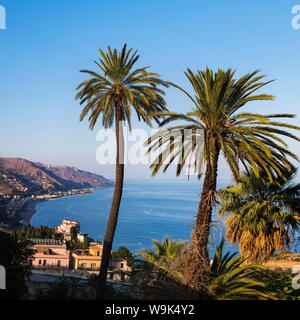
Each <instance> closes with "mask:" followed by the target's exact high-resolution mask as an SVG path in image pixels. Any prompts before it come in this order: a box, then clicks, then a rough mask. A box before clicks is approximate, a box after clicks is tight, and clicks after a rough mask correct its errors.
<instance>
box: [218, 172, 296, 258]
mask: <svg viewBox="0 0 300 320" xmlns="http://www.w3.org/2000/svg"><path fill="white" fill-rule="evenodd" d="M295 174H296V170H295V169H292V170H289V171H287V172H286V174H285V176H284V178H283V177H278V179H277V180H276V181H270V180H269V179H268V177H264V175H265V173H264V172H261V173H260V177H259V178H257V177H256V175H255V174H254V172H253V171H250V172H249V171H248V172H247V173H245V174H244V175H243V176H242V177H241V178H240V180H239V183H238V184H237V185H234V186H229V187H227V188H225V189H223V190H221V191H220V192H219V202H220V211H219V214H220V215H221V216H227V215H229V214H231V215H230V216H229V217H228V218H227V220H226V226H227V233H226V238H227V239H229V240H230V242H231V244H234V243H238V244H239V249H240V253H241V254H242V256H244V257H245V258H246V259H247V260H248V261H249V262H251V261H252V262H258V263H262V262H265V261H266V260H267V259H268V258H269V257H270V256H271V255H272V254H274V252H275V250H278V251H282V250H283V249H284V248H286V249H287V248H288V247H289V244H290V241H291V238H292V237H293V232H294V231H296V230H297V229H298V228H299V226H300V205H299V203H300V183H299V184H292V180H293V178H294V177H295ZM266 181H267V182H266Z"/></svg>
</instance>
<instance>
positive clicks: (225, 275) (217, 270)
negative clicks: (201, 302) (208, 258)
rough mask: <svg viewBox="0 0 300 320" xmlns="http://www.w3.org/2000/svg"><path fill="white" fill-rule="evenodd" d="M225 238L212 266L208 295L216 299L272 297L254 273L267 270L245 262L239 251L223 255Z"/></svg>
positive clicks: (259, 298)
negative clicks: (238, 254)
mask: <svg viewBox="0 0 300 320" xmlns="http://www.w3.org/2000/svg"><path fill="white" fill-rule="evenodd" d="M224 243H225V241H224V239H223V240H222V241H221V243H220V245H219V246H218V248H217V250H216V253H215V256H214V259H213V261H212V264H211V267H210V279H209V285H208V288H207V290H208V296H209V297H210V298H211V299H214V300H247V299H248V300H254V299H255V300H261V299H263V300H265V299H272V296H271V295H270V294H268V293H267V289H266V285H265V284H264V282H263V281H259V280H258V279H257V278H256V277H255V276H254V275H255V274H259V272H258V270H265V268H264V267H262V266H260V265H255V264H251V265H247V264H244V262H245V259H243V258H242V257H241V256H237V253H232V254H229V253H226V254H225V255H223V248H224Z"/></svg>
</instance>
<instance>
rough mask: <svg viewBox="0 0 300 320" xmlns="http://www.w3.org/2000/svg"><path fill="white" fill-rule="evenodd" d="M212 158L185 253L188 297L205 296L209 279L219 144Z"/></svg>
mask: <svg viewBox="0 0 300 320" xmlns="http://www.w3.org/2000/svg"><path fill="white" fill-rule="evenodd" d="M214 150H215V151H214V152H213V154H212V161H211V163H210V164H208V165H207V168H206V172H205V179H204V182H203V188H202V194H201V200H200V203H199V207H198V214H197V218H196V222H195V226H194V230H193V233H192V240H191V245H190V246H189V247H188V248H187V250H186V251H185V252H184V254H183V257H182V258H183V261H182V262H181V263H182V267H183V283H184V284H185V285H186V286H187V288H188V289H190V290H188V291H187V292H188V294H187V298H197V299H198V298H205V297H206V284H207V282H208V280H209V267H210V259H209V253H208V250H207V246H208V240H209V235H210V227H211V217H212V211H213V206H214V201H215V192H216V187H217V174H218V159H219V154H220V148H219V146H218V145H216V147H215V149H214Z"/></svg>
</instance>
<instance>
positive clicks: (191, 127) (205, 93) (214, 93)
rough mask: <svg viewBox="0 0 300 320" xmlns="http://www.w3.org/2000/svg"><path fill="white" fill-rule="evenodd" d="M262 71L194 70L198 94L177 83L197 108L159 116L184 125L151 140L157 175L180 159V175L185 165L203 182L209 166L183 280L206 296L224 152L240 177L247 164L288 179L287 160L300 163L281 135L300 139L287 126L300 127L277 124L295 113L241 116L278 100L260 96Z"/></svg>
mask: <svg viewBox="0 0 300 320" xmlns="http://www.w3.org/2000/svg"><path fill="white" fill-rule="evenodd" d="M258 72H259V71H254V72H252V73H250V74H246V75H245V76H243V77H241V78H240V79H235V78H234V77H235V71H233V70H231V69H228V70H227V71H224V70H221V69H219V70H218V71H217V72H215V73H214V72H213V71H212V70H210V69H208V68H207V69H206V70H205V71H198V72H196V73H194V72H192V71H191V70H190V69H188V70H187V72H185V75H186V76H187V78H188V80H189V82H190V83H191V85H192V87H193V89H194V94H195V96H194V97H193V96H192V95H190V94H189V93H188V92H186V91H185V90H183V89H181V88H180V87H178V86H177V85H174V84H173V85H174V86H175V87H177V88H178V89H180V90H182V91H183V92H184V93H185V94H186V95H187V96H188V97H189V99H190V100H191V102H192V103H193V104H194V108H193V110H192V111H191V112H189V113H187V114H178V113H174V112H163V113H154V114H153V116H162V115H163V116H165V119H164V120H163V121H162V122H161V123H160V126H164V125H166V124H168V123H170V122H173V121H178V120H181V121H184V123H183V124H180V123H179V124H177V125H175V126H173V127H169V128H165V129H161V130H160V131H159V132H158V133H157V134H155V135H153V136H152V137H151V138H150V139H148V141H147V142H146V145H148V146H149V149H148V152H149V153H150V152H158V153H159V155H158V156H157V158H156V159H155V160H154V162H153V163H152V165H151V169H152V174H153V175H156V174H157V172H158V171H159V170H160V169H162V170H163V171H166V170H167V169H168V167H169V166H170V164H171V163H174V160H175V159H176V161H177V160H178V164H177V175H180V174H181V173H182V170H183V167H184V166H185V165H187V167H188V170H190V168H191V166H192V165H193V166H194V173H195V174H197V175H198V178H200V177H201V175H202V167H203V164H206V170H205V177H204V182H203V188H202V194H201V200H200V204H199V208H198V214H197V217H196V221H195V225H194V229H193V233H192V241H191V245H190V246H189V247H188V248H187V250H186V252H185V253H184V258H183V265H184V266H185V268H184V270H185V272H184V277H183V281H184V283H185V284H186V285H187V286H189V287H190V288H191V289H193V290H194V291H196V292H198V293H200V295H201V292H202V293H203V292H204V289H203V284H204V283H205V282H207V281H208V279H209V276H208V270H209V256H208V251H207V244H208V238H209V234H210V225H211V216H212V209H213V205H214V201H215V192H216V184H217V175H218V162H219V158H220V154H221V153H222V154H223V156H224V157H225V159H226V160H227V163H228V165H229V167H230V169H231V171H232V173H233V175H234V177H235V178H236V179H238V178H239V176H240V166H242V167H245V168H247V167H250V168H252V169H253V171H254V172H255V174H256V176H259V174H260V168H262V169H261V170H263V171H265V172H266V174H267V176H268V177H269V179H271V180H272V181H273V179H274V176H281V175H282V170H283V169H284V168H286V167H291V163H290V161H289V160H288V158H287V157H291V158H293V159H297V157H296V155H294V154H293V153H291V152H290V151H289V150H288V149H287V145H286V143H285V142H284V141H283V140H282V138H280V135H281V136H285V137H289V138H292V139H295V140H297V141H299V139H298V137H296V136H295V135H293V134H292V133H290V132H289V131H285V130H284V128H288V129H297V130H299V129H300V128H299V127H296V126H293V125H290V124H287V123H282V122H277V121H276V120H275V119H276V118H293V117H294V115H291V114H272V115H260V114H253V113H249V112H243V113H238V111H239V110H240V109H241V108H242V107H243V106H245V105H246V104H247V103H248V102H251V101H256V100H258V101H260V100H273V99H274V97H273V96H271V95H267V94H256V91H257V90H259V89H261V88H262V87H264V86H265V85H266V84H268V83H269V82H270V81H269V82H264V81H262V79H263V78H264V76H262V75H258ZM161 150H162V151H161ZM297 160H298V159H297ZM275 179H276V178H275Z"/></svg>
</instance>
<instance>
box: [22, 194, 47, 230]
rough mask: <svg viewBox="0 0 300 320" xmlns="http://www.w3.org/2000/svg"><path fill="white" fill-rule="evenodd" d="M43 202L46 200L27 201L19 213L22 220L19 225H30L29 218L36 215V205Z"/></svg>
mask: <svg viewBox="0 0 300 320" xmlns="http://www.w3.org/2000/svg"><path fill="white" fill-rule="evenodd" d="M44 201H46V200H28V202H27V203H26V205H25V206H24V208H23V210H22V211H21V212H20V213H19V215H20V217H21V219H22V220H21V221H20V223H21V224H22V225H24V226H28V225H29V224H30V221H31V218H32V217H33V215H34V214H35V213H36V205H37V204H38V203H41V202H44Z"/></svg>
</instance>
